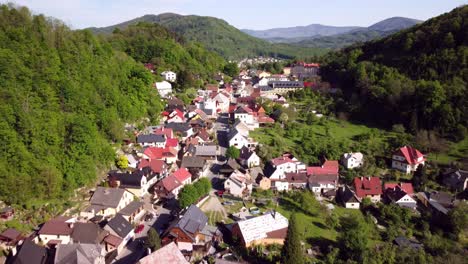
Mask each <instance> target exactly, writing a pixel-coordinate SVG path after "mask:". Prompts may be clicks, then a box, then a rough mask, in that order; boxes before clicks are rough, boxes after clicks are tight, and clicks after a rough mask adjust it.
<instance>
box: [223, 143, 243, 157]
mask: <svg viewBox="0 0 468 264" xmlns="http://www.w3.org/2000/svg"><path fill="white" fill-rule="evenodd" d="M239 157H240V150H239V149H238V148H236V147H235V146H230V147H229V148H228V149H227V150H226V158H228V159H238V158H239Z"/></svg>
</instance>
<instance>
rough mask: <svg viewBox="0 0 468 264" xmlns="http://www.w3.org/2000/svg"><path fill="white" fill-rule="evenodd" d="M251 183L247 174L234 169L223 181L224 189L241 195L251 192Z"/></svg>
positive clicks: (232, 193) (238, 195)
mask: <svg viewBox="0 0 468 264" xmlns="http://www.w3.org/2000/svg"><path fill="white" fill-rule="evenodd" d="M252 184H253V182H252V180H251V178H250V175H249V174H244V173H241V172H240V171H238V170H235V171H234V172H233V173H231V175H230V176H229V178H228V179H227V180H226V181H225V182H224V189H225V190H226V191H227V192H229V193H230V194H231V195H233V196H237V197H242V196H244V195H248V194H250V193H252Z"/></svg>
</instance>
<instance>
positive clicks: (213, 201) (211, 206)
mask: <svg viewBox="0 0 468 264" xmlns="http://www.w3.org/2000/svg"><path fill="white" fill-rule="evenodd" d="M200 209H201V210H202V211H203V212H209V211H218V212H221V213H222V214H223V217H224V218H226V217H227V216H228V214H227V212H226V209H225V208H224V206H223V205H222V204H221V202H220V201H219V199H218V197H216V196H214V195H213V194H211V195H210V199H208V201H206V202H205V203H204V204H203V205H202V207H201V208H200Z"/></svg>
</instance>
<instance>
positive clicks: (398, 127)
mask: <svg viewBox="0 0 468 264" xmlns="http://www.w3.org/2000/svg"><path fill="white" fill-rule="evenodd" d="M392 131H393V132H396V133H399V134H403V133H405V127H404V126H403V125H402V124H395V125H393V126H392Z"/></svg>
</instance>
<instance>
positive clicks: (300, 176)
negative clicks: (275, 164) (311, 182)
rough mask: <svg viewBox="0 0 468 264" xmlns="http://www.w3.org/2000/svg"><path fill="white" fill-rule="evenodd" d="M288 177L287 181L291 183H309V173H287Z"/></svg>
mask: <svg viewBox="0 0 468 264" xmlns="http://www.w3.org/2000/svg"><path fill="white" fill-rule="evenodd" d="M285 176H286V181H288V182H289V183H304V184H305V183H307V180H308V178H307V173H305V172H299V173H294V172H290V173H285Z"/></svg>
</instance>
